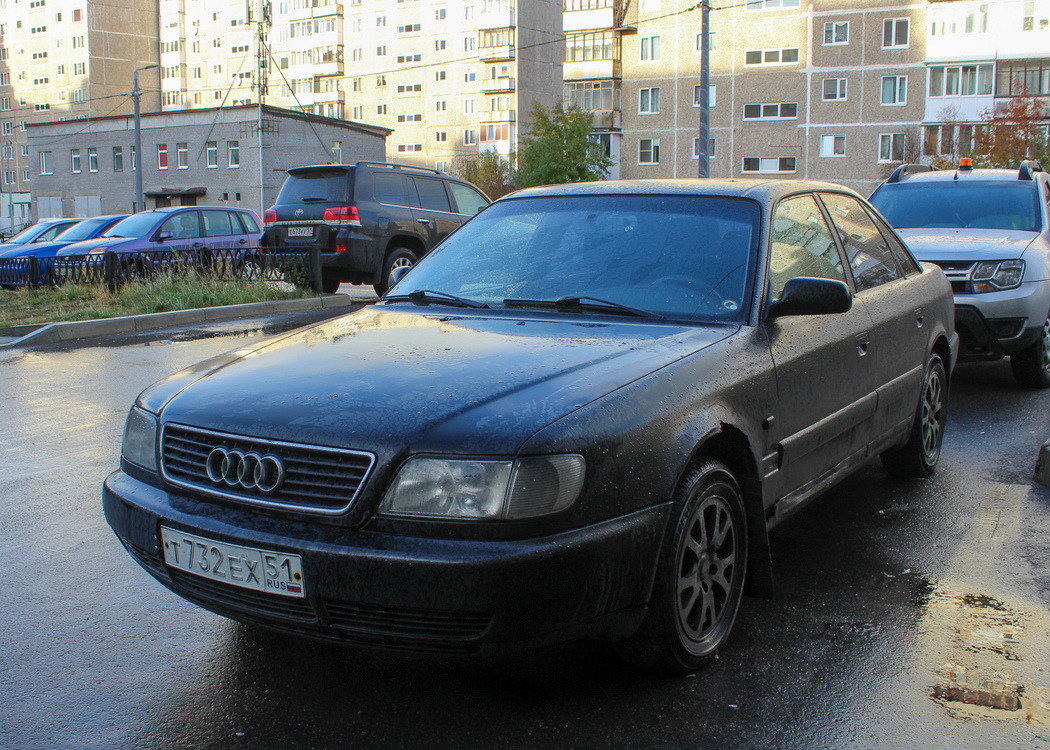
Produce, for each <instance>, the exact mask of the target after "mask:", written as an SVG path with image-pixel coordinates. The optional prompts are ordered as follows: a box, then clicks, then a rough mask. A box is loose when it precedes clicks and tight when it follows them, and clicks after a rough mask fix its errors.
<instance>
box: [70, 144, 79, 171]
mask: <svg viewBox="0 0 1050 750" xmlns="http://www.w3.org/2000/svg"><path fill="white" fill-rule="evenodd" d="M69 155H70V157H71V161H72V162H73V174H80V149H79V148H74V149H70V150H69Z"/></svg>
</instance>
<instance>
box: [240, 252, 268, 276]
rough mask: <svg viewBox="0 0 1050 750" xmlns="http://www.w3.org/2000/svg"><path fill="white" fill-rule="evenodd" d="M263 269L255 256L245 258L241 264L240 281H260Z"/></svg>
mask: <svg viewBox="0 0 1050 750" xmlns="http://www.w3.org/2000/svg"><path fill="white" fill-rule="evenodd" d="M264 274H265V269H264V266H263V263H262V261H261V260H260V259H259V258H256V257H255V256H249V257H248V258H245V260H244V263H243V264H241V273H240V276H241V281H262V279H263V276H264Z"/></svg>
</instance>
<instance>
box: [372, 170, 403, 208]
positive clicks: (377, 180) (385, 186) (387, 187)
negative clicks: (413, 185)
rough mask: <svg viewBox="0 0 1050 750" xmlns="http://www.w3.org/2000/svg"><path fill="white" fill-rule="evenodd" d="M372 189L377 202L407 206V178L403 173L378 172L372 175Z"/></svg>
mask: <svg viewBox="0 0 1050 750" xmlns="http://www.w3.org/2000/svg"><path fill="white" fill-rule="evenodd" d="M372 190H373V195H374V197H375V199H376V201H377V202H379V203H386V204H388V205H391V206H409V205H411V202H410V201H409V200H408V178H406V177H405V176H404V175H403V174H384V173H379V174H375V175H373V176H372Z"/></svg>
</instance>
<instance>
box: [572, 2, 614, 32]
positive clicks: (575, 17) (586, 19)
mask: <svg viewBox="0 0 1050 750" xmlns="http://www.w3.org/2000/svg"><path fill="white" fill-rule="evenodd" d="M614 25H615V23H614V21H613V9H612V8H611V7H610V8H596V9H594V10H566V11H565V13H564V14H563V15H562V30H563V32H564V33H565V34H569V33H571V32H573V31H587V30H589V29H611V28H613V26H614Z"/></svg>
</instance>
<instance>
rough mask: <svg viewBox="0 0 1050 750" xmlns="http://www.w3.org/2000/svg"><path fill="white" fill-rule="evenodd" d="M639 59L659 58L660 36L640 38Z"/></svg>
mask: <svg viewBox="0 0 1050 750" xmlns="http://www.w3.org/2000/svg"><path fill="white" fill-rule="evenodd" d="M641 59H642V60H659V59H660V37H659V36H643V37H642V39H641Z"/></svg>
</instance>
